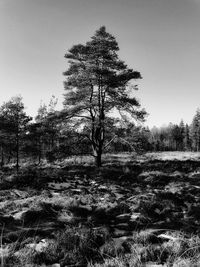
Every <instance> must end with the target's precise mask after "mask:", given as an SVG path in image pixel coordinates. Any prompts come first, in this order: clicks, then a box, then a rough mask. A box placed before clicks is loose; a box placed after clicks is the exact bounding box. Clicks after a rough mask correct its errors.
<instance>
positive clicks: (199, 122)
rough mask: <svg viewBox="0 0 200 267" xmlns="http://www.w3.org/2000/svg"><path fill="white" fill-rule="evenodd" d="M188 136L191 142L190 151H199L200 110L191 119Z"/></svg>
mask: <svg viewBox="0 0 200 267" xmlns="http://www.w3.org/2000/svg"><path fill="white" fill-rule="evenodd" d="M190 135H191V141H192V149H193V150H194V151H199V150H200V109H198V110H197V111H196V114H195V116H194V118H193V121H192V124H191V127H190Z"/></svg>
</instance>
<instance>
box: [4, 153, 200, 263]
mask: <svg viewBox="0 0 200 267" xmlns="http://www.w3.org/2000/svg"><path fill="white" fill-rule="evenodd" d="M90 160H93V159H92V158H90V157H86V158H82V159H81V160H80V161H79V159H78V158H77V157H76V158H75V159H74V158H70V159H67V160H66V161H63V162H56V164H51V165H48V164H46V165H45V163H44V164H43V165H41V166H31V167H30V166H27V165H26V166H25V167H24V168H21V170H20V172H19V175H18V176H17V177H16V176H15V175H14V174H13V170H12V169H9V170H7V171H5V172H4V173H3V176H2V179H1V185H2V186H1V190H0V223H1V224H0V228H1V233H2V234H1V251H5V253H4V254H1V255H3V257H2V263H1V265H2V267H5V266H6V267H7V266H18V267H22V266H29V267H31V266H32V267H33V266H34V267H35V266H44V265H46V266H51V265H52V264H55V263H58V264H60V266H82V267H84V266H85V267H89V266H90V267H111V266H113V267H114V266H126V267H127V266H131V267H132V266H136V267H137V266H138V267H140V266H141V267H142V266H145V264H148V263H149V264H150V263H151V264H160V265H163V266H169V267H171V266H172V267H183V266H187V267H190V266H191V267H197V266H200V233H199V229H200V228H199V227H200V217H199V212H200V204H199V203H200V180H199V179H200V175H199V164H200V160H199V154H198V153H197V154H195V153H181V154H179V153H177V152H176V153H174V152H170V153H166V152H164V153H157V154H156V153H150V154H146V155H139V156H138V157H137V158H136V157H135V155H130V154H127V153H124V154H120V155H110V154H107V155H104V157H103V162H104V165H103V167H101V168H100V169H96V168H95V167H94V166H93V165H92V161H90ZM52 184H55V185H59V186H57V187H54V188H53V189H52V187H51V188H50V187H49V185H52ZM64 185H67V186H66V187H65V186H64ZM3 224H4V225H5V227H2V226H3ZM42 240H43V241H42ZM42 242H45V243H46V244H48V245H47V246H46V247H42V249H41V251H38V250H37V249H36V248H37V247H38V246H39V245H40V244H42ZM6 253H7V254H8V255H6Z"/></svg>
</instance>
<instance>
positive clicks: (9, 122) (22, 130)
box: [0, 96, 32, 171]
mask: <svg viewBox="0 0 200 267" xmlns="http://www.w3.org/2000/svg"><path fill="white" fill-rule="evenodd" d="M0 117H1V122H3V127H2V128H1V132H2V133H4V134H5V135H8V136H9V137H10V138H11V140H12V141H13V144H14V151H15V154H16V168H17V171H18V169H19V152H20V147H21V145H22V139H23V136H24V135H25V134H26V127H27V124H28V122H29V121H30V120H31V119H32V118H31V117H29V116H27V115H26V113H25V111H24V104H23V102H22V97H20V96H17V97H13V98H11V100H10V101H8V102H6V103H4V104H3V105H2V106H1V107H0Z"/></svg>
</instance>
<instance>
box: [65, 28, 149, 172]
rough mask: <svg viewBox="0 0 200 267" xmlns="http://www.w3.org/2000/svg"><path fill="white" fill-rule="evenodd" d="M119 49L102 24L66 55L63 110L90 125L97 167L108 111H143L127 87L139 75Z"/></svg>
mask: <svg viewBox="0 0 200 267" xmlns="http://www.w3.org/2000/svg"><path fill="white" fill-rule="evenodd" d="M118 50H119V47H118V43H117V41H116V39H115V38H114V37H113V36H112V35H111V34H110V33H108V32H106V28H105V27H101V28H100V29H99V30H97V31H96V33H95V35H94V36H92V38H91V40H90V41H88V42H87V43H86V44H85V45H82V44H78V45H74V46H73V47H72V48H71V49H70V50H69V51H68V53H66V55H65V58H66V59H68V60H69V61H68V62H69V68H68V70H67V71H66V72H64V75H65V76H66V77H67V79H66V81H65V82H64V86H65V90H66V94H65V101H64V106H65V111H64V112H63V114H65V115H66V117H68V118H70V117H72V118H78V119H79V122H80V124H83V125H85V126H87V128H88V129H89V132H90V135H89V136H88V139H89V140H90V143H91V145H92V150H93V156H94V157H95V161H96V165H97V166H98V167H99V166H101V156H102V153H103V149H104V146H106V144H105V130H106V119H107V117H108V116H109V114H110V112H111V111H113V110H114V109H116V110H118V111H119V112H120V114H121V115H122V116H123V117H125V116H126V115H127V114H129V115H131V116H132V117H133V118H134V119H140V120H143V118H144V115H145V111H144V110H140V104H139V102H138V101H137V99H136V98H135V97H134V96H133V95H132V94H133V91H131V92H130V90H131V87H128V85H129V84H130V81H131V80H133V79H140V78H141V75H140V73H139V72H137V71H133V70H132V69H129V68H128V67H127V65H126V64H125V63H124V62H123V61H121V60H120V59H119V57H118V54H117V52H118ZM133 87H134V88H132V89H136V86H133ZM128 89H129V90H128Z"/></svg>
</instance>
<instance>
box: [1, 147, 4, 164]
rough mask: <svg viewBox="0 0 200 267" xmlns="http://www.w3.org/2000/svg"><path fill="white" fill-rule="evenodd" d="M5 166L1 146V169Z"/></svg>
mask: <svg viewBox="0 0 200 267" xmlns="http://www.w3.org/2000/svg"><path fill="white" fill-rule="evenodd" d="M3 166H4V151H3V145H2V146H1V168H3Z"/></svg>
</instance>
